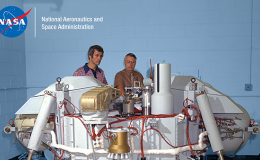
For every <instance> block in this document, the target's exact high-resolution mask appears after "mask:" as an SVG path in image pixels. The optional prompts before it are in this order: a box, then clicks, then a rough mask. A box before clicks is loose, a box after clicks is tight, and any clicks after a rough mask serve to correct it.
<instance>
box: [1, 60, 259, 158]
mask: <svg viewBox="0 0 260 160" xmlns="http://www.w3.org/2000/svg"><path fill="white" fill-rule="evenodd" d="M134 84H137V85H135V86H133V87H127V88H126V91H127V92H126V93H127V94H126V95H121V92H120V91H119V90H117V89H115V88H113V87H112V86H109V85H104V84H103V83H101V82H100V81H98V80H97V79H95V78H94V77H90V76H78V77H64V78H62V79H61V78H57V82H56V83H54V84H52V85H50V86H49V87H47V88H46V89H45V90H43V91H41V92H40V93H38V94H36V95H35V96H33V97H31V98H30V99H29V100H28V101H27V102H26V103H25V104H24V105H23V106H22V107H21V108H20V109H19V110H18V111H17V112H16V113H15V114H16V118H15V120H14V123H10V122H9V124H8V125H7V126H6V127H5V128H4V131H5V133H7V134H10V133H13V134H15V135H16V137H17V140H18V141H19V142H20V143H21V144H22V146H24V148H25V149H26V150H27V151H28V153H29V155H28V160H31V158H32V156H33V155H34V153H35V151H44V150H47V149H49V150H50V151H52V152H53V153H54V156H56V157H58V158H59V159H65V158H67V159H69V160H89V159H94V160H106V159H113V160H114V159H115V160H119V159H120V160H121V159H122V160H123V159H128V160H136V159H141V160H146V159H147V160H155V159H162V160H167V159H172V160H187V159H191V160H197V159H200V156H204V155H205V154H206V151H207V150H208V149H212V151H213V152H215V153H216V154H217V155H218V156H219V159H224V158H225V156H228V157H232V156H234V155H235V154H236V153H237V151H238V150H239V149H240V148H241V146H243V145H244V144H245V143H246V141H247V140H248V138H249V137H250V135H251V134H258V132H259V125H258V123H257V122H255V121H254V119H252V118H250V116H249V114H248V113H247V111H246V110H245V109H244V108H243V107H242V106H240V105H239V104H237V103H236V102H234V101H233V100H232V99H231V98H230V97H229V96H227V95H225V94H223V93H221V92H220V91H218V90H216V89H215V88H213V87H212V86H211V85H210V84H208V83H206V82H203V81H201V80H199V79H197V78H195V77H193V76H171V65H170V64H162V63H158V64H155V66H154V81H152V80H151V79H144V81H143V83H140V82H137V83H134ZM140 84H143V85H142V86H141V85H140ZM230 151H235V153H234V154H233V155H228V154H227V152H230Z"/></svg>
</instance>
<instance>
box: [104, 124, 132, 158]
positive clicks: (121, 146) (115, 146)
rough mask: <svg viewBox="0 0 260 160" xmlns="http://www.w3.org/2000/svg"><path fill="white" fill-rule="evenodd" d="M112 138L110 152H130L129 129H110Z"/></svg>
mask: <svg viewBox="0 0 260 160" xmlns="http://www.w3.org/2000/svg"><path fill="white" fill-rule="evenodd" d="M110 132H111V135H112V138H111V139H110V146H109V148H108V152H109V153H128V152H130V147H129V145H128V143H127V130H126V129H121V128H120V129H113V130H110Z"/></svg>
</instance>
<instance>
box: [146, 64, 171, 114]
mask: <svg viewBox="0 0 260 160" xmlns="http://www.w3.org/2000/svg"><path fill="white" fill-rule="evenodd" d="M151 113H152V114H173V113H174V108H173V95H172V93H171V64H160V63H158V64H155V66H154V93H153V95H152V104H151Z"/></svg>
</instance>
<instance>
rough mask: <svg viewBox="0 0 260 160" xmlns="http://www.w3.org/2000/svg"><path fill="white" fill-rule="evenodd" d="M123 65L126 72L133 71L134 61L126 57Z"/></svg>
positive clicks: (132, 58)
mask: <svg viewBox="0 0 260 160" xmlns="http://www.w3.org/2000/svg"><path fill="white" fill-rule="evenodd" d="M124 64H125V68H126V69H127V70H128V71H133V70H134V69H135V64H136V59H135V58H134V57H131V56H126V57H125V61H124Z"/></svg>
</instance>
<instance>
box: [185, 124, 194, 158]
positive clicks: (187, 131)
mask: <svg viewBox="0 0 260 160" xmlns="http://www.w3.org/2000/svg"><path fill="white" fill-rule="evenodd" d="M186 133H187V139H188V142H189V146H190V151H191V154H192V156H194V153H193V150H192V147H191V143H190V136H189V122H188V123H187V129H186Z"/></svg>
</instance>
